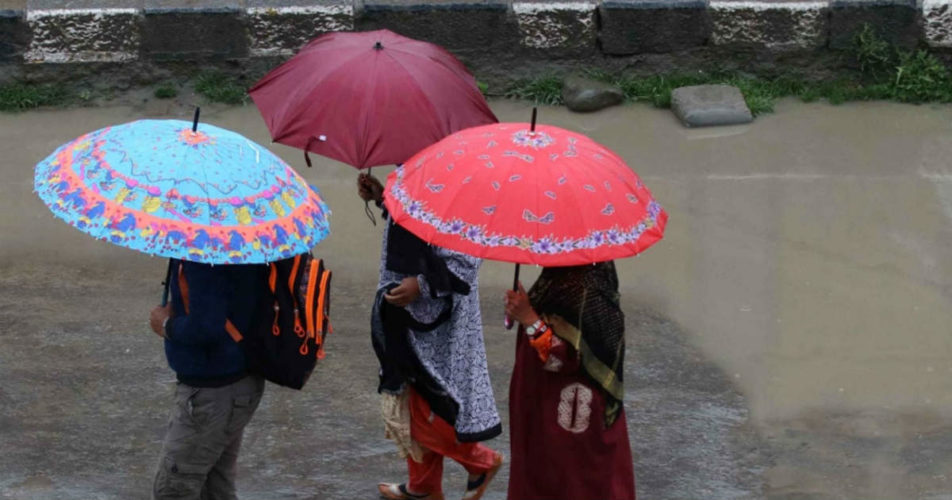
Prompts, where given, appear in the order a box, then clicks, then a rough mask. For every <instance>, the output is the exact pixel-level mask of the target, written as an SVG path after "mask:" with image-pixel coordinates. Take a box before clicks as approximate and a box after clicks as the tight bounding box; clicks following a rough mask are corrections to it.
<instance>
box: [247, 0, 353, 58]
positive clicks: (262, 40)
mask: <svg viewBox="0 0 952 500" xmlns="http://www.w3.org/2000/svg"><path fill="white" fill-rule="evenodd" d="M353 29H354V2H353V1H351V0H321V1H317V2H308V1H302V0H291V1H269V0H251V1H249V2H248V36H249V43H250V46H249V54H250V55H252V56H288V55H291V54H294V53H295V52H297V51H298V50H299V49H300V48H301V47H303V46H304V45H306V44H307V43H308V42H309V41H311V40H313V39H314V38H317V37H318V36H320V35H323V34H324V33H329V32H332V31H350V30H353Z"/></svg>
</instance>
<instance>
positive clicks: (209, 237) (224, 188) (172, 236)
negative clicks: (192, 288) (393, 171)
mask: <svg viewBox="0 0 952 500" xmlns="http://www.w3.org/2000/svg"><path fill="white" fill-rule="evenodd" d="M34 187H35V190H36V192H37V194H38V195H39V197H40V198H41V199H42V200H43V202H44V203H46V205H47V206H48V207H49V208H50V210H52V211H53V213H54V214H56V216H58V217H59V218H61V219H63V220H65V221H66V222H68V223H69V224H70V225H72V226H74V227H76V228H77V229H79V230H81V231H83V232H85V233H87V234H89V235H91V236H93V237H95V238H99V239H104V240H108V241H110V242H112V243H115V244H117V245H120V246H124V247H127V248H131V249H134V250H139V251H141V252H145V253H148V254H152V255H157V256H162V257H170V258H176V259H184V260H190V261H194V262H203V263H209V264H234V263H265V262H271V261H275V260H279V259H282V258H287V257H291V256H294V255H298V254H301V253H304V252H307V251H309V250H310V249H311V247H313V246H314V245H316V244H317V242H319V241H321V240H322V239H323V238H324V237H325V236H327V234H328V232H329V226H328V221H327V216H328V214H329V210H328V209H327V206H326V205H325V204H324V202H323V201H322V200H321V197H320V195H319V194H318V193H316V192H315V191H313V190H312V189H311V188H309V187H308V185H307V183H306V182H305V181H304V179H303V178H301V177H300V176H299V175H298V174H297V173H296V172H294V170H293V169H291V167H289V166H288V165H287V164H286V163H284V162H283V161H281V159H280V158H278V157H277V156H275V155H274V154H272V153H271V152H269V151H268V150H267V149H265V148H264V147H262V146H260V145H258V144H255V143H254V142H252V141H250V140H249V139H247V138H245V137H243V136H241V135H239V134H236V133H234V132H231V131H228V130H225V129H221V128H218V127H214V126H211V125H205V124H203V125H201V127H200V128H199V129H198V130H197V131H194V130H193V124H191V123H188V122H184V121H178V120H140V121H135V122H131V123H126V124H123V125H116V126H112V127H106V128H104V129H101V130H97V131H95V132H90V133H88V134H86V135H83V136H81V137H79V138H77V139H75V140H73V141H71V142H69V143H66V144H64V145H63V146H60V147H59V148H58V149H57V150H56V151H55V152H53V154H51V155H50V156H49V157H47V158H46V159H45V160H43V161H42V162H40V163H39V164H38V165H37V166H36V176H35V179H34Z"/></svg>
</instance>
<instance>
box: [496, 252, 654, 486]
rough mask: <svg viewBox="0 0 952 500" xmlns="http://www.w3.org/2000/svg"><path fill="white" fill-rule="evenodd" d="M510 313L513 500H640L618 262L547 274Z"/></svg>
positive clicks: (514, 297) (517, 295) (514, 299)
mask: <svg viewBox="0 0 952 500" xmlns="http://www.w3.org/2000/svg"><path fill="white" fill-rule="evenodd" d="M506 313H507V314H508V315H509V317H511V318H513V319H514V320H515V321H518V322H519V324H520V326H519V334H518V340H516V364H515V367H514V368H513V373H512V382H511V383H510V386H509V425H510V433H511V442H512V465H511V471H510V476H509V500H635V477H634V470H633V466H632V458H631V447H630V445H629V442H628V426H627V424H626V423H625V411H624V409H623V408H622V398H623V395H624V389H623V387H622V373H623V371H624V359H625V336H624V328H625V323H624V315H623V314H622V312H621V308H620V307H619V302H618V276H617V274H616V273H615V265H614V263H612V262H602V263H598V264H592V265H584V266H575V267H548V268H545V269H543V271H542V274H541V275H540V276H539V279H538V280H537V281H536V283H535V285H533V287H532V289H531V290H530V291H529V293H528V294H526V292H525V290H524V289H523V288H522V285H521V284H520V285H519V291H518V292H515V291H511V290H510V291H508V292H506Z"/></svg>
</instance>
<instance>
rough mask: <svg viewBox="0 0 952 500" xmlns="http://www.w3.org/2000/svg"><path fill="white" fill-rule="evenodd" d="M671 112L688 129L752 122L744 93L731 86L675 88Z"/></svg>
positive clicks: (672, 93) (672, 94) (672, 95)
mask: <svg viewBox="0 0 952 500" xmlns="http://www.w3.org/2000/svg"><path fill="white" fill-rule="evenodd" d="M671 109H672V110H673V111H674V114H676V115H677V116H678V118H680V119H681V122H682V123H684V125H685V126H688V127H708V126H714V125H736V124H740V123H750V122H751V121H752V120H753V119H754V118H753V115H751V113H750V109H748V108H747V103H746V102H744V96H743V94H741V92H740V90H739V89H738V88H737V87H734V86H731V85H694V86H691V87H681V88H678V89H674V91H673V92H671Z"/></svg>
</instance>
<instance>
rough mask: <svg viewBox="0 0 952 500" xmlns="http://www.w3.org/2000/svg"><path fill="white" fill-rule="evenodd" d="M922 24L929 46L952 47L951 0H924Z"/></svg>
mask: <svg viewBox="0 0 952 500" xmlns="http://www.w3.org/2000/svg"><path fill="white" fill-rule="evenodd" d="M922 24H923V30H924V32H925V39H926V43H928V44H929V46H930V47H936V48H949V47H952V0H924V1H923V2H922Z"/></svg>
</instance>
